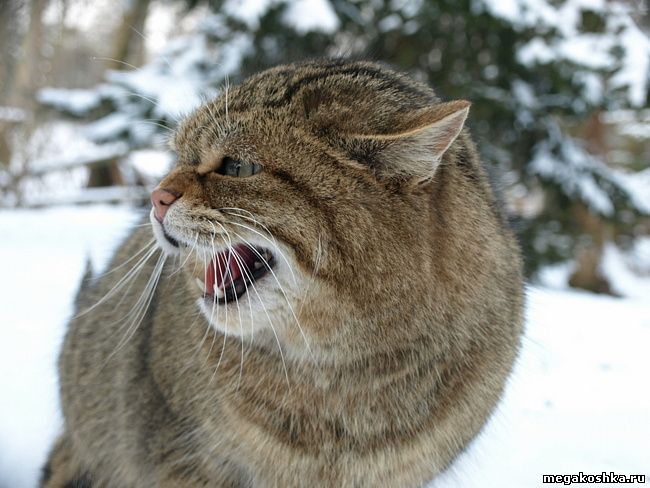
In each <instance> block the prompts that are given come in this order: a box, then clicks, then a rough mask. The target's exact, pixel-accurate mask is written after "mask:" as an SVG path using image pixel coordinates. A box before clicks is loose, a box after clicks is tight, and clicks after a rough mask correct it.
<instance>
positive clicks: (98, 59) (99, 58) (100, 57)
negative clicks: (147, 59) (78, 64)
mask: <svg viewBox="0 0 650 488" xmlns="http://www.w3.org/2000/svg"><path fill="white" fill-rule="evenodd" d="M92 60H93V61H112V62H114V63H119V64H121V65H124V66H128V67H129V68H133V69H134V70H135V71H138V70H141V69H142V68H138V67H137V66H134V65H133V64H130V63H127V62H126V61H120V60H119V59H115V58H107V57H103V56H93V57H92Z"/></svg>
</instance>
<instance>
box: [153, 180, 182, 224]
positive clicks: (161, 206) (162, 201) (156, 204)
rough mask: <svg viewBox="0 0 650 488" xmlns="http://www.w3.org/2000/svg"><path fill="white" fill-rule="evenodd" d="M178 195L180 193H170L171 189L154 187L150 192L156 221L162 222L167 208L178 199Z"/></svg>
mask: <svg viewBox="0 0 650 488" xmlns="http://www.w3.org/2000/svg"><path fill="white" fill-rule="evenodd" d="M179 197H180V195H179V194H178V193H172V192H171V191H169V190H165V189H162V188H156V189H155V190H154V191H152V192H151V204H152V205H153V214H154V217H156V220H157V221H158V222H161V223H162V221H163V219H164V218H165V214H166V213H167V210H169V207H170V206H171V204H172V203H174V202H175V201H176V200H178V198H179Z"/></svg>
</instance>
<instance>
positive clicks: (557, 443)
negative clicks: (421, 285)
mask: <svg viewBox="0 0 650 488" xmlns="http://www.w3.org/2000/svg"><path fill="white" fill-rule="evenodd" d="M139 214H141V211H138V210H135V209H133V208H129V207H125V206H117V207H115V206H97V205H93V206H88V207H60V208H57V209H49V210H39V211H34V210H14V211H0V228H1V229H2V230H3V235H4V236H5V238H4V239H2V241H0V269H2V270H3V273H4V275H5V277H8V279H5V280H3V281H2V285H0V286H1V288H0V309H1V310H2V311H3V313H4V316H3V324H2V327H0V392H2V393H1V395H2V401H1V402H0V487H2V488H10V487H11V488H14V487H15V488H21V487H26V488H27V487H33V486H35V483H36V479H37V477H38V475H39V472H38V471H39V469H40V467H41V465H42V464H43V462H44V459H45V456H46V452H47V449H48V447H49V446H50V445H51V442H52V440H53V438H54V436H55V435H56V433H57V431H58V429H59V427H60V425H61V418H60V414H59V411H58V407H57V405H58V403H57V402H58V400H57V386H56V376H55V361H56V356H57V352H58V350H59V345H60V342H61V339H62V336H63V333H64V326H65V322H66V320H67V318H68V317H69V316H70V314H71V312H72V310H71V306H72V300H73V298H74V295H75V293H76V289H77V286H78V284H79V280H80V279H81V276H82V273H83V270H84V266H85V262H86V260H87V259H88V258H90V259H91V260H92V262H93V266H95V269H96V270H101V269H102V266H105V263H106V260H107V257H108V256H109V255H110V251H111V249H112V248H113V247H114V246H115V245H116V244H117V243H118V242H119V241H120V239H122V238H123V237H124V236H125V234H126V232H127V231H128V229H129V226H130V225H133V224H134V222H135V221H136V220H137V217H138V215H139ZM646 252H647V249H646ZM646 258H648V259H650V253H649V254H647V255H646ZM610 259H611V261H612V263H611V266H612V268H614V269H615V270H614V271H612V272H613V273H619V274H620V282H621V284H622V286H625V287H627V288H626V289H627V291H628V292H629V293H630V297H628V298H612V297H607V296H601V295H594V294H590V293H586V292H578V291H570V290H567V289H561V288H555V287H551V286H545V287H540V286H532V287H529V288H528V311H527V319H526V334H525V337H524V339H523V350H522V353H521V356H520V358H519V361H518V364H517V366H516V368H515V372H514V374H513V376H512V378H511V380H510V384H509V386H508V390H507V393H506V396H505V398H504V400H503V402H502V403H501V405H500V407H499V409H498V411H497V413H496V414H495V416H494V417H493V419H492V421H491V422H490V423H489V424H488V426H487V427H486V429H485V431H484V432H483V434H482V435H481V436H480V438H479V439H478V440H477V441H476V442H475V443H474V444H473V445H472V447H471V448H470V449H469V450H468V452H467V453H466V454H464V455H463V456H462V457H461V458H460V459H459V461H458V462H457V463H456V464H455V465H454V466H453V468H452V470H451V471H450V472H449V473H447V474H446V475H445V476H444V479H443V480H441V482H440V483H439V484H436V485H435V486H436V487H449V488H452V487H468V488H473V487H476V488H479V487H480V488H485V487H513V488H525V487H534V486H541V476H542V474H572V473H578V472H580V471H583V472H584V473H591V474H599V473H601V472H603V471H606V472H610V471H613V472H615V473H617V474H645V475H646V476H648V477H649V478H650V388H648V373H649V372H650V354H649V353H648V347H649V346H650V300H648V297H650V293H649V291H650V280H638V279H637V278H634V277H633V276H631V275H629V274H628V273H626V272H625V271H624V270H625V268H624V267H622V266H621V263H620V262H619V260H620V259H623V257H621V256H612V257H611V258H610ZM562 272H563V271H562V270H552V272H549V277H548V279H549V281H553V280H554V279H555V280H558V276H557V275H560V274H562Z"/></svg>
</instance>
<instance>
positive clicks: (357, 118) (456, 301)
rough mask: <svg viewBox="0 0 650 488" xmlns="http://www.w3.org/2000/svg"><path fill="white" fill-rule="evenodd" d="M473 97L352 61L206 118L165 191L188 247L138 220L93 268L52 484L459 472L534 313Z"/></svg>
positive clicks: (294, 68)
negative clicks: (440, 95)
mask: <svg viewBox="0 0 650 488" xmlns="http://www.w3.org/2000/svg"><path fill="white" fill-rule="evenodd" d="M468 107H469V104H468V103H467V102H464V101H455V102H447V103H442V102H440V101H439V100H438V99H437V98H436V96H435V95H434V93H433V91H432V90H431V89H430V88H428V87H426V86H425V85H422V84H420V83H417V82H415V81H412V80H410V79H409V78H407V77H406V76H404V75H402V74H398V73H396V72H394V71H392V70H390V69H388V68H386V67H383V66H381V65H378V64H374V63H366V62H349V61H344V60H334V61H317V62H306V63H303V64H295V65H287V66H279V67H276V68H274V69H271V70H268V71H264V72H262V73H260V74H258V75H256V76H253V77H251V78H249V79H248V80H246V81H245V82H244V83H243V84H242V85H241V86H239V87H236V88H234V89H232V90H230V91H229V92H227V93H224V94H223V95H222V96H221V97H220V98H218V99H217V100H214V101H212V102H210V103H208V104H206V105H204V106H203V107H201V108H200V109H198V110H197V111H196V113H194V114H193V115H191V116H190V117H189V118H188V119H187V120H186V121H185V122H184V123H183V124H182V125H181V127H180V128H179V130H178V133H177V135H176V137H175V149H176V151H177V154H178V165H177V167H176V168H175V169H174V170H173V171H171V173H170V174H169V175H168V176H167V177H166V178H165V179H164V180H163V181H162V182H161V183H160V186H159V187H158V189H156V190H155V191H154V193H153V194H152V200H153V208H152V212H151V224H152V228H153V233H154V234H155V237H156V240H157V243H158V245H159V246H160V247H162V249H163V251H164V254H161V256H165V255H176V256H177V259H176V260H175V261H174V260H171V259H169V260H167V262H165V260H164V259H165V258H164V257H160V258H159V257H158V256H159V254H158V251H154V250H151V251H148V249H149V248H147V247H146V246H147V243H150V244H151V242H150V240H151V238H152V237H151V232H152V231H151V229H150V228H144V227H140V228H138V229H137V230H135V231H134V232H133V234H132V235H131V237H130V238H129V239H128V240H127V241H126V242H125V243H124V244H123V245H122V246H121V248H120V249H119V251H118V252H117V254H116V256H115V258H114V260H113V263H112V267H115V266H121V265H122V264H123V263H126V262H127V261H129V260H131V261H130V262H129V263H128V264H127V265H126V266H123V267H121V268H117V270H116V271H115V272H113V273H109V274H107V275H104V276H101V277H97V278H91V279H90V281H89V283H90V284H88V285H87V286H84V287H83V288H82V290H81V292H80V296H79V298H78V304H77V307H78V310H79V311H80V314H79V315H78V316H77V317H76V318H74V319H73V320H72V322H71V324H70V328H69V331H68V333H67V337H66V339H65V344H64V348H63V352H62V354H61V357H60V377H61V398H62V405H63V411H64V416H65V431H64V432H63V434H62V436H61V437H60V439H59V441H58V442H57V444H56V446H55V448H54V449H53V452H52V455H51V458H50V461H49V463H48V466H47V468H46V473H45V476H44V486H46V487H48V488H53V487H63V486H72V485H70V484H67V483H71V482H73V481H74V480H76V481H77V482H78V483H80V486H92V487H103V486H111V487H117V488H120V487H125V488H126V487H157V486H161V487H208V486H210V487H212V486H256V487H258V486H277V487H290V486H305V487H315V486H324V487H330V486H331V487H341V486H358V487H361V486H420V485H422V484H424V483H426V482H427V481H428V480H430V479H433V478H434V477H435V476H436V474H437V473H439V472H440V471H441V470H443V469H445V467H446V466H448V465H449V464H450V462H451V461H452V460H453V459H454V457H455V456H456V455H457V454H458V453H459V452H460V451H462V449H463V448H464V447H465V446H466V445H467V443H468V442H469V441H470V440H471V439H472V438H473V437H474V435H475V434H476V433H477V432H478V431H479V430H480V428H481V426H482V425H483V424H484V422H485V421H486V419H487V417H488V416H489V415H490V413H491V411H492V409H493V408H494V406H495V404H496V402H497V401H498V399H499V396H500V394H501V391H502V388H503V385H504V382H505V379H506V377H507V375H508V373H509V371H510V368H511V365H512V363H513V360H514V358H515V356H516V354H517V350H518V347H519V340H520V334H521V327H522V278H521V262H520V256H519V250H518V248H517V245H516V243H515V239H514V238H513V236H512V235H511V233H510V231H509V230H508V229H507V227H506V225H505V224H504V221H503V219H502V216H501V215H500V213H499V210H498V208H497V206H496V204H495V201H494V197H493V193H492V191H491V189H490V186H489V184H488V182H487V179H486V176H485V173H484V170H483V168H482V167H481V164H480V161H479V159H478V156H477V153H476V151H475V149H474V146H473V145H472V143H471V141H470V139H469V136H468V135H467V133H466V132H465V130H463V129H462V126H463V123H464V121H465V118H466V115H467V113H468ZM138 253H139V254H138ZM138 259H139V262H138V266H136V267H135V268H134V271H133V272H127V271H128V270H129V268H130V267H131V266H132V265H133V264H134V263H136V261H137V260H138ZM120 280H123V283H122V282H120ZM120 284H122V286H123V288H121V289H120V286H119V285H120ZM142 290H144V292H142Z"/></svg>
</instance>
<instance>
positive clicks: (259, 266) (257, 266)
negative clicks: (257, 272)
mask: <svg viewBox="0 0 650 488" xmlns="http://www.w3.org/2000/svg"><path fill="white" fill-rule="evenodd" d="M261 267H262V263H260V262H259V261H255V262H254V263H253V268H255V269H260V268H261Z"/></svg>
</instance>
